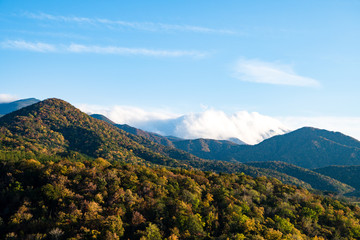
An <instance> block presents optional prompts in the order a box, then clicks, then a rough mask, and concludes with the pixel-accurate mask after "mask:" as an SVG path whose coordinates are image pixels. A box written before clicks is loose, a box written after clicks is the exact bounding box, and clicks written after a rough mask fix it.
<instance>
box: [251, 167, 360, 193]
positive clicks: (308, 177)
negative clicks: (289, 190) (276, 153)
mask: <svg viewBox="0 0 360 240" xmlns="http://www.w3.org/2000/svg"><path fill="white" fill-rule="evenodd" d="M247 165H250V166H253V167H258V168H265V169H272V170H275V171H278V172H281V173H285V174H287V175H289V176H293V177H295V178H298V179H300V180H302V181H304V182H306V183H308V184H310V185H311V187H312V188H314V189H319V190H324V191H332V192H340V193H343V194H345V193H349V192H353V191H354V190H355V188H354V187H355V186H352V185H351V186H349V185H347V184H349V183H347V182H345V181H342V180H340V179H338V178H333V177H330V176H329V175H328V174H325V173H322V174H321V172H320V171H311V170H309V169H306V168H302V167H298V166H295V165H293V164H288V163H284V162H250V163H247ZM336 179H337V180H336ZM345 183H347V184H345Z"/></svg>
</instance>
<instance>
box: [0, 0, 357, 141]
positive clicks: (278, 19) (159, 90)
mask: <svg viewBox="0 0 360 240" xmlns="http://www.w3.org/2000/svg"><path fill="white" fill-rule="evenodd" d="M359 13H360V1H358V0H344V1H340V0H333V1H332V0H327V1H325V0H323V1H322V0H319V1H310V0H308V1H307V0H305V1H287V0H279V1H265V0H263V1H257V0H255V1H131V2H130V1H66V0H62V1H16V0H1V1H0V56H1V57H0V81H1V88H0V94H2V96H5V97H7V96H15V97H16V98H26V97H36V98H39V99H44V98H48V97H58V98H62V99H65V100H67V101H69V102H71V103H73V104H88V105H98V106H114V105H123V106H134V107H137V108H141V109H145V110H146V111H154V110H156V111H164V112H171V113H176V114H185V113H189V112H199V111H203V110H204V109H209V108H211V109H217V110H220V111H224V112H225V113H228V114H231V113H234V112H236V111H240V110H246V111H250V112H252V111H255V112H260V113H262V114H265V115H269V116H274V117H284V118H294V117H298V119H300V118H302V119H304V118H312V120H313V119H314V118H317V119H320V118H324V117H328V118H346V119H345V120H349V119H353V120H354V119H358V117H360V116H359V114H360V109H359V107H358V103H359V102H360V95H359V89H360V81H359V80H360V68H359V66H360V44H359V39H360V14H359ZM359 136H360V135H359Z"/></svg>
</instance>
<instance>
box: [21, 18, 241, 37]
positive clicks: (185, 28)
mask: <svg viewBox="0 0 360 240" xmlns="http://www.w3.org/2000/svg"><path fill="white" fill-rule="evenodd" d="M24 15H25V16H26V17H28V18H32V19H38V20H50V21H59V22H68V23H78V24H92V25H101V26H105V27H116V26H117V27H123V28H131V29H136V30H142V31H181V32H194V33H211V34H236V32H235V31H231V30H228V29H215V28H207V27H201V26H192V25H179V24H164V23H154V22H129V21H120V20H111V19H105V18H86V17H76V16H55V15H51V14H46V13H39V14H34V13H26V14H24Z"/></svg>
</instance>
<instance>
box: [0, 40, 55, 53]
mask: <svg viewBox="0 0 360 240" xmlns="http://www.w3.org/2000/svg"><path fill="white" fill-rule="evenodd" d="M0 46H1V48H6V49H17V50H26V51H32V52H43V53H45V52H55V51H57V48H56V46H54V45H52V44H48V43H42V42H26V41H22V40H20V41H16V40H15V41H10V40H9V41H4V42H1V43H0Z"/></svg>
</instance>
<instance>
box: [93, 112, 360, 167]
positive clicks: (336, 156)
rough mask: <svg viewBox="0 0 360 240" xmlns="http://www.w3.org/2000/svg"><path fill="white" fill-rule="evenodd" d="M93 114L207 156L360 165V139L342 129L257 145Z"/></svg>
mask: <svg viewBox="0 0 360 240" xmlns="http://www.w3.org/2000/svg"><path fill="white" fill-rule="evenodd" d="M91 116H93V117H95V118H99V119H102V120H105V121H107V122H109V123H111V124H114V125H115V126H116V127H118V128H120V129H122V130H124V131H127V132H129V133H132V134H135V135H139V136H142V137H146V138H148V139H150V140H152V141H155V142H158V143H160V144H164V145H167V146H172V147H176V148H178V149H181V150H184V151H187V152H189V153H191V154H193V155H195V156H198V157H200V158H205V159H212V160H224V161H230V162H234V161H237V162H243V163H246V162H253V161H282V162H287V163H290V164H294V165H297V166H300V167H304V168H309V169H313V168H319V167H324V166H329V165H360V152H359V150H360V142H359V141H358V140H356V139H354V138H352V137H349V136H346V135H344V134H342V133H340V132H332V131H327V130H323V129H317V128H312V127H303V128H300V129H297V130H295V131H292V132H289V133H286V134H283V135H277V136H274V137H271V138H269V139H266V140H264V141H263V142H261V143H259V144H256V145H243V144H241V145H239V144H235V143H233V142H230V141H226V140H214V139H178V138H171V137H164V136H161V135H159V134H155V133H150V132H146V131H143V130H140V129H137V128H134V127H130V126H128V125H121V124H115V123H113V122H111V120H109V119H107V118H106V117H105V116H102V115H91Z"/></svg>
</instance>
